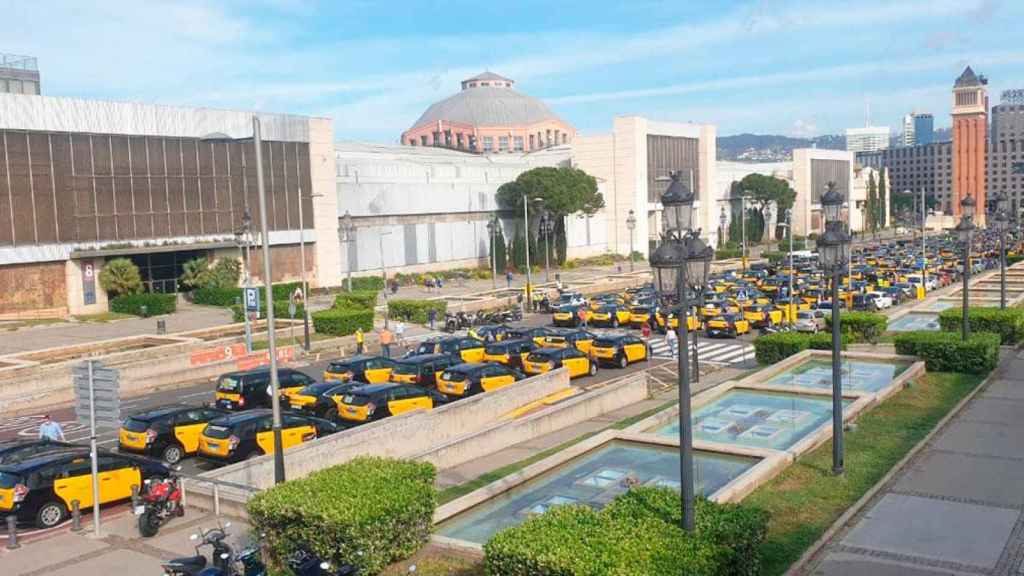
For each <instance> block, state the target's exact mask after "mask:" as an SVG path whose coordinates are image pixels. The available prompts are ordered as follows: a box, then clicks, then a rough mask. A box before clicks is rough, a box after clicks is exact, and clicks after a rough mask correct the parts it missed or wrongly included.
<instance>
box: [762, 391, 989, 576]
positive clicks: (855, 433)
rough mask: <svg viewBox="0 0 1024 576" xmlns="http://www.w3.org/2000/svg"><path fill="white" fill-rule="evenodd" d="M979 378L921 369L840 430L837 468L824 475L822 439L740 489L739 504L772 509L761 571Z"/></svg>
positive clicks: (824, 521) (778, 566) (783, 564)
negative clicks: (744, 492)
mask: <svg viewBox="0 0 1024 576" xmlns="http://www.w3.org/2000/svg"><path fill="white" fill-rule="evenodd" d="M982 380H983V377H981V376H974V375H966V374H952V373H929V374H926V375H925V376H924V377H922V378H920V379H918V380H917V381H916V382H914V383H913V384H912V385H911V386H910V387H909V388H907V389H905V390H902V391H901V392H899V393H898V394H896V395H895V396H893V397H891V398H890V399H888V400H887V401H885V402H883V403H882V404H880V405H878V406H875V407H874V408H872V409H871V410H870V411H868V412H867V413H865V414H864V415H863V416H861V417H860V418H859V419H858V420H857V424H856V428H855V429H854V430H851V431H848V432H847V433H846V435H845V437H844V440H845V450H846V452H845V462H844V464H845V469H846V473H845V474H844V475H843V476H841V477H838V478H837V477H835V476H833V475H832V442H831V441H829V442H826V443H825V444H823V445H821V446H820V447H818V448H817V449H816V450H814V451H813V452H811V453H809V454H806V455H804V456H803V457H801V458H800V459H799V460H797V461H796V462H795V463H794V464H793V465H791V466H790V467H788V468H786V469H785V470H784V471H782V473H781V474H779V475H778V476H777V477H775V478H774V479H773V480H772V481H770V482H768V483H766V484H764V485H762V486H760V487H759V488H757V490H755V491H754V492H753V493H752V494H750V495H749V496H747V497H746V498H745V499H744V500H743V503H744V504H749V505H752V506H758V507H760V508H763V509H765V510H768V511H769V512H771V514H772V520H771V523H770V525H769V528H768V538H767V540H766V542H765V544H764V546H763V547H762V549H761V559H762V566H763V573H764V574H766V575H774V574H783V573H785V571H786V570H787V569H788V568H789V566H790V565H791V564H792V563H793V562H795V561H796V560H798V559H799V558H800V556H801V555H802V554H803V553H804V551H805V550H807V549H808V548H809V547H810V546H811V545H813V544H814V542H816V541H817V540H818V538H820V537H821V535H822V534H824V532H825V531H826V530H827V529H828V528H829V526H831V525H832V523H833V522H835V520H836V519H837V518H838V517H839V516H840V515H841V514H842V513H843V512H845V511H846V509H847V508H849V507H850V506H852V505H853V504H854V503H855V502H856V501H857V500H858V499H859V498H860V497H861V496H863V495H864V494H865V493H866V492H867V491H868V490H870V489H871V487H872V486H874V485H875V484H876V483H878V481H879V480H881V478H882V477H883V476H885V474H886V473H888V472H889V470H890V469H891V468H892V467H893V466H894V465H896V463H898V462H899V461H900V459H901V458H903V457H904V456H905V455H906V454H907V453H908V452H909V451H910V450H911V449H912V448H913V447H914V446H915V445H917V443H918V442H920V441H921V440H922V439H923V438H924V437H925V436H926V435H927V434H928V433H929V432H930V431H931V430H932V429H933V428H934V427H935V425H936V424H937V423H938V422H939V420H941V419H942V418H943V417H944V416H945V415H946V414H947V413H949V411H950V410H951V409H952V408H953V407H954V406H955V405H956V404H957V403H958V402H959V401H960V400H961V399H962V398H963V397H964V396H966V395H967V394H968V393H970V392H971V390H973V389H974V388H975V387H977V386H978V384H979V383H980V382H981V381H982Z"/></svg>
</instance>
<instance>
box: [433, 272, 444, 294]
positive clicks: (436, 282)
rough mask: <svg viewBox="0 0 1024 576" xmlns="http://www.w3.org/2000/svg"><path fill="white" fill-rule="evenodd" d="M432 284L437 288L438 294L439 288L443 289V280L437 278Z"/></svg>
mask: <svg viewBox="0 0 1024 576" xmlns="http://www.w3.org/2000/svg"><path fill="white" fill-rule="evenodd" d="M434 284H435V285H436V286H437V291H438V292H440V291H441V288H444V278H442V277H441V276H438V277H437V280H435V281H434Z"/></svg>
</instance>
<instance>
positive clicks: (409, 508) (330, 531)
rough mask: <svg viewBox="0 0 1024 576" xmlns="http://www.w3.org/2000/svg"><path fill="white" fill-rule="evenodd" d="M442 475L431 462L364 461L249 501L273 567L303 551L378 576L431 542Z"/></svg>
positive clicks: (322, 472) (251, 515) (256, 530)
mask: <svg viewBox="0 0 1024 576" xmlns="http://www.w3.org/2000/svg"><path fill="white" fill-rule="evenodd" d="M435 474H436V472H435V469H434V466H433V465H431V464H429V463H424V462H414V461H410V460H393V459H386V458H376V457H359V458H355V459H353V460H351V461H349V462H347V463H345V464H342V465H340V466H333V467H331V468H325V469H323V470H320V471H318V472H314V473H313V474H311V475H309V476H307V477H306V478H302V479H297V480H291V481H289V482H285V483H283V484H278V485H277V486H274V487H273V488H270V489H268V490H265V491H263V492H260V493H259V494H257V495H256V496H254V497H253V498H252V499H250V500H249V503H248V505H247V507H248V511H249V518H250V519H251V520H252V525H253V532H254V533H258V534H261V535H263V536H262V537H261V541H262V543H263V545H264V546H265V550H266V551H267V552H268V555H269V558H270V565H271V566H270V567H271V568H281V566H282V564H283V562H282V560H283V559H285V558H287V557H288V556H290V555H291V554H293V553H294V552H296V551H297V550H298V549H299V548H300V547H302V548H305V549H306V550H308V551H309V552H312V553H313V554H315V555H317V556H319V557H320V558H322V559H323V560H325V561H328V562H331V563H332V564H334V565H335V566H339V565H343V564H351V565H353V566H355V567H356V568H357V569H358V571H359V574H378V573H380V572H381V571H382V570H384V568H386V567H387V566H388V565H389V564H392V563H394V562H397V561H399V560H403V559H405V558H408V557H409V556H411V555H412V554H414V553H415V552H416V551H417V550H419V549H420V547H422V546H423V545H424V544H426V543H427V540H428V538H429V537H430V532H431V528H432V524H433V515H434V507H435V505H436V502H437V492H436V490H435V489H434V477H435Z"/></svg>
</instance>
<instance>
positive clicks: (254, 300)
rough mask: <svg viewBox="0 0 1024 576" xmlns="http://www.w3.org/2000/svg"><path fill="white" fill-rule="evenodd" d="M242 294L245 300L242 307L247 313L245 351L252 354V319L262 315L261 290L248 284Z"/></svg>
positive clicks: (245, 313) (244, 312)
mask: <svg viewBox="0 0 1024 576" xmlns="http://www.w3.org/2000/svg"><path fill="white" fill-rule="evenodd" d="M242 296H243V298H242V300H244V302H245V304H244V306H243V307H242V312H243V314H244V315H245V351H246V352H247V353H249V354H252V319H253V318H256V319H258V318H259V317H260V291H259V289H258V288H253V287H251V286H246V287H245V288H243V289H242ZM253 313H255V316H253V315H252V314H253Z"/></svg>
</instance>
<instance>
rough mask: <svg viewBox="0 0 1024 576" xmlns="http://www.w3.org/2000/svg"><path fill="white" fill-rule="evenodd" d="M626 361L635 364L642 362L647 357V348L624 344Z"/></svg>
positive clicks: (640, 345) (638, 344)
mask: <svg viewBox="0 0 1024 576" xmlns="http://www.w3.org/2000/svg"><path fill="white" fill-rule="evenodd" d="M625 350H626V359H627V360H629V361H630V362H636V361H637V360H643V359H644V357H645V356H647V346H645V345H643V344H640V343H636V344H626V346H625Z"/></svg>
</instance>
